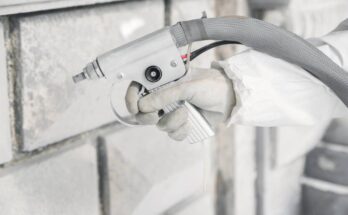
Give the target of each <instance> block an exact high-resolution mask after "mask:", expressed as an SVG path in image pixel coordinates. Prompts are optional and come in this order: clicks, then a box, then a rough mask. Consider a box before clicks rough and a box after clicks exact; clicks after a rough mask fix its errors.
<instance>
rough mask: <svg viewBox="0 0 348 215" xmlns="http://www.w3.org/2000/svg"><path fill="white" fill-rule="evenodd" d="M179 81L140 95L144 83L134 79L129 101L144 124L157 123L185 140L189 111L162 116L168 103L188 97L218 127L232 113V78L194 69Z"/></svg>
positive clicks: (178, 111)
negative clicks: (167, 86)
mask: <svg viewBox="0 0 348 215" xmlns="http://www.w3.org/2000/svg"><path fill="white" fill-rule="evenodd" d="M187 76H188V77H185V78H183V80H181V81H180V82H179V83H177V84H175V85H174V86H171V87H169V88H165V89H162V90H159V91H157V92H154V93H151V94H149V95H147V96H145V97H143V98H140V99H139V95H138V93H139V90H140V88H141V86H140V84H138V83H136V82H132V83H131V84H130V86H129V88H128V90H127V94H126V104H127V108H128V110H129V112H130V113H131V114H135V116H136V119H137V121H139V122H140V123H142V124H157V127H158V128H159V129H160V130H163V131H165V132H168V135H169V137H171V138H173V139H175V140H184V139H185V138H186V137H187V136H188V135H189V133H190V124H189V123H188V117H187V116H188V115H187V114H188V113H187V111H186V109H184V108H178V109H177V110H175V111H173V112H171V113H168V114H165V115H164V116H160V115H161V114H159V113H160V112H158V111H160V110H162V109H163V108H164V107H165V106H167V105H168V104H172V103H174V102H177V101H184V100H185V101H187V102H189V103H191V104H192V105H194V106H195V107H196V108H197V110H198V111H199V112H200V113H201V114H202V115H203V116H204V117H205V118H206V119H207V120H208V122H209V123H210V124H211V125H212V126H213V127H215V126H216V125H217V124H219V123H221V122H224V121H226V119H228V118H229V117H230V114H231V112H232V108H233V107H234V105H235V96H234V91H233V86H232V81H231V80H230V79H228V78H227V77H226V75H225V74H224V73H223V72H221V71H219V70H216V69H191V71H190V72H189V75H187Z"/></svg>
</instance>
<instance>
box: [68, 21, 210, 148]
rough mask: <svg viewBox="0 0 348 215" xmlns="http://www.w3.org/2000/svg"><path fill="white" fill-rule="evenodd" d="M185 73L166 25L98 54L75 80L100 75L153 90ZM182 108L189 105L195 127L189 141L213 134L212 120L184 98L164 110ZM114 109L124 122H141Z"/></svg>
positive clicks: (119, 118)
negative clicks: (207, 118) (127, 81)
mask: <svg viewBox="0 0 348 215" xmlns="http://www.w3.org/2000/svg"><path fill="white" fill-rule="evenodd" d="M186 72H187V71H186V68H185V64H184V62H183V59H182V58H181V54H180V52H179V50H178V48H177V46H176V43H175V40H174V38H173V37H172V35H171V33H170V31H169V28H164V29H161V30H159V31H156V32H153V33H151V34H149V35H146V36H144V37H142V38H140V39H137V40H135V41H132V42H130V43H128V44H126V45H123V46H121V47H119V48H116V49H113V50H111V51H109V52H106V53H104V54H102V55H100V56H98V57H97V58H96V60H94V61H93V62H91V63H89V64H87V66H86V67H85V68H84V69H83V72H82V73H80V74H78V75H76V76H74V77H73V79H74V81H75V82H79V81H82V80H84V79H90V80H97V79H100V78H106V79H107V80H109V81H111V82H113V83H117V82H119V81H123V80H129V81H135V82H138V83H140V84H141V85H142V87H143V88H144V89H145V91H146V92H147V93H152V92H155V91H156V90H159V89H160V88H163V87H165V86H166V85H169V84H171V83H173V82H174V81H176V80H179V79H180V78H182V77H184V76H185V74H186ZM142 92H144V90H142ZM144 95H145V94H143V95H140V96H144ZM122 99H123V98H122ZM112 106H113V105H112ZM179 107H183V108H186V109H187V111H188V113H189V114H188V115H189V117H188V120H189V121H190V123H191V128H192V132H191V133H192V134H191V135H190V136H189V137H188V141H189V142H190V143H194V142H199V141H202V140H204V139H206V138H208V137H210V136H213V135H214V132H213V130H212V129H211V127H210V125H209V123H208V122H207V121H206V120H205V119H204V118H203V116H201V115H200V113H199V112H198V111H197V110H196V109H195V108H194V107H193V106H192V105H190V104H189V103H187V102H185V101H178V102H176V103H174V104H169V105H168V106H166V107H165V108H164V109H163V110H164V112H165V113H169V112H171V111H174V110H176V109H177V108H179ZM112 108H113V111H114V113H115V116H116V117H117V119H118V120H119V121H120V122H121V123H123V124H125V125H127V126H136V125H139V124H138V123H137V122H135V121H134V120H130V118H131V117H128V118H127V117H126V118H124V117H122V116H121V115H120V114H118V112H117V110H116V108H115V107H114V106H113V107H112Z"/></svg>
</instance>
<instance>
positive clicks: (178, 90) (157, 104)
mask: <svg viewBox="0 0 348 215" xmlns="http://www.w3.org/2000/svg"><path fill="white" fill-rule="evenodd" d="M191 94H192V91H191V90H190V87H188V86H187V84H186V83H182V84H179V85H177V86H174V87H170V88H166V89H163V90H160V91H157V92H154V93H151V94H149V95H147V96H145V97H143V98H141V99H140V100H139V102H138V106H139V110H140V111H141V112H144V113H147V112H154V111H158V110H161V109H163V108H164V107H165V106H167V105H169V104H172V103H174V102H177V101H180V100H189V98H190V97H192V96H191Z"/></svg>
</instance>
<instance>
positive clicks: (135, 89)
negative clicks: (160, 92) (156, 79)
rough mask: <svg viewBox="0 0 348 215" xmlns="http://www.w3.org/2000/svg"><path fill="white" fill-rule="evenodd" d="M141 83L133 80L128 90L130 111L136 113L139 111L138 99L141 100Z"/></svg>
mask: <svg viewBox="0 0 348 215" xmlns="http://www.w3.org/2000/svg"><path fill="white" fill-rule="evenodd" d="M140 89H141V85H140V84H139V83H137V82H134V81H132V82H131V83H130V85H129V87H128V89H127V92H126V98H125V99H126V106H127V109H128V111H129V112H130V113H131V114H136V113H138V112H139V109H138V100H139V91H140Z"/></svg>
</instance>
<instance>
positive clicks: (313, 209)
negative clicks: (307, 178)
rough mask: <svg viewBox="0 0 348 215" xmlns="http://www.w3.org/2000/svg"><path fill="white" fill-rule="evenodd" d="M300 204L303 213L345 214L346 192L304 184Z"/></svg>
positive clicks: (347, 207) (346, 205)
mask: <svg viewBox="0 0 348 215" xmlns="http://www.w3.org/2000/svg"><path fill="white" fill-rule="evenodd" d="M302 204H303V207H302V210H303V211H302V214H304V215H331V214H332V215H346V214H348V193H346V192H343V193H342V192H337V191H334V190H330V189H319V188H318V187H313V186H310V185H304V186H303V202H302Z"/></svg>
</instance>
